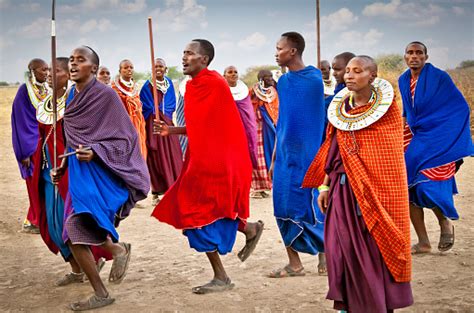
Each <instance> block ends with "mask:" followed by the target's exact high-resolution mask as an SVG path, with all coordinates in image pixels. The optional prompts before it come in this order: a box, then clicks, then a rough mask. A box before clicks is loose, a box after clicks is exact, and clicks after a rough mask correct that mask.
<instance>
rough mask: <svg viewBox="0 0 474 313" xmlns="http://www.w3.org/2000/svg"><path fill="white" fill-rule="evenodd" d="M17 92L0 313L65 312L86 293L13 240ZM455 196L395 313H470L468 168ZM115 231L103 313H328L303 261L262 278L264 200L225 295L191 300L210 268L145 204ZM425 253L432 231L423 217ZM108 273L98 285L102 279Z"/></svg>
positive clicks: (56, 262) (473, 246)
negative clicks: (112, 272)
mask: <svg viewBox="0 0 474 313" xmlns="http://www.w3.org/2000/svg"><path fill="white" fill-rule="evenodd" d="M15 91H16V89H12V88H10V89H0V101H1V102H0V138H2V140H1V142H0V153H1V159H0V173H1V177H0V186H1V188H0V199H1V200H0V204H1V205H0V240H1V243H2V247H1V248H0V251H1V254H0V256H1V257H0V311H1V312H67V311H68V309H67V304H68V303H70V302H72V301H76V300H79V299H82V298H85V297H86V296H88V295H90V294H91V288H90V287H89V285H88V284H81V285H73V286H68V287H62V288H56V287H54V286H53V284H54V281H55V280H56V279H58V278H59V277H61V276H62V275H64V274H65V273H66V272H67V270H68V266H67V264H65V263H63V261H62V258H61V257H59V256H55V255H53V254H51V253H50V252H49V251H48V249H47V248H46V246H45V245H44V244H43V242H42V240H41V238H40V236H39V235H28V234H21V233H18V230H19V229H20V226H21V221H22V220H23V218H24V217H25V214H26V208H27V205H28V200H27V194H26V187H25V184H24V182H23V181H22V180H21V178H20V175H19V171H18V168H17V165H16V162H15V159H14V156H13V153H12V148H11V128H10V113H11V103H12V100H13V97H14V94H15ZM457 179H458V186H459V191H460V195H458V196H457V197H456V203H457V207H458V210H459V213H460V216H461V219H460V220H459V221H457V222H456V223H455V226H456V245H455V247H454V248H453V249H452V251H450V252H448V253H446V254H443V255H441V254H439V253H433V254H429V255H424V256H417V257H415V258H413V283H412V286H413V292H414V297H415V304H414V305H413V306H412V307H411V308H409V309H405V310H402V311H404V312H473V311H474V297H473V292H472V290H473V289H474V226H473V225H474V210H472V203H473V201H474V188H473V182H474V159H468V160H466V163H465V165H464V166H463V168H462V170H461V171H460V173H459V174H458V175H457ZM145 203H146V204H148V206H147V208H145V209H135V210H134V211H133V213H132V215H131V216H130V217H129V218H128V219H127V220H126V221H125V222H123V223H122V225H121V226H120V229H119V232H120V234H121V238H122V239H123V240H125V241H128V242H131V243H132V245H133V255H132V261H131V265H130V268H129V272H128V275H127V277H126V279H125V280H124V281H123V283H122V284H121V285H118V286H117V285H108V287H109V288H110V291H111V293H112V295H113V296H115V297H116V303H115V304H114V305H112V306H110V307H107V308H104V309H102V310H101V311H102V312H193V311H194V312H293V311H295V312H296V311H297V312H331V311H332V310H331V307H332V303H331V302H330V301H328V300H325V295H326V291H327V281H326V277H320V276H318V275H317V268H316V266H317V258H316V257H311V256H306V255H305V256H303V261H304V264H305V266H306V269H307V272H308V275H307V276H306V277H298V278H286V279H276V280H275V279H270V278H266V277H265V274H267V273H268V272H269V271H270V270H272V269H274V268H277V267H280V266H282V265H284V264H285V261H286V257H285V251H284V248H283V244H282V242H281V239H280V234H279V232H278V229H277V227H276V224H275V221H274V218H273V217H272V201H271V200H270V199H262V200H252V201H251V213H252V217H251V219H252V220H257V219H262V220H264V221H265V223H266V227H265V232H264V234H263V237H262V239H261V241H260V243H259V246H258V247H257V249H256V251H255V252H254V254H253V255H252V256H251V257H250V258H249V259H248V260H247V262H245V263H241V262H240V261H239V260H238V259H237V256H236V253H237V251H238V249H240V248H241V247H242V246H243V244H244V238H243V236H242V235H239V236H240V237H238V238H237V242H236V245H235V248H234V250H235V253H231V254H229V255H227V256H225V257H224V258H223V261H224V264H225V265H226V267H227V270H228V273H229V275H230V276H231V278H232V279H233V281H234V282H235V284H236V288H235V289H234V290H233V291H231V292H228V293H223V294H214V295H205V296H199V295H194V294H192V293H191V287H193V286H195V285H198V284H201V283H203V282H206V281H208V280H209V279H210V277H211V269H210V268H209V265H208V263H207V259H206V257H205V256H204V255H202V254H199V253H196V252H195V251H193V250H191V249H189V248H188V244H187V240H186V239H185V237H184V236H182V235H181V233H180V232H179V231H176V230H174V229H173V228H171V227H170V226H168V225H165V224H162V223H159V222H158V221H157V220H155V219H154V218H151V217H150V213H151V210H152V208H151V206H150V201H149V200H147V201H146V202H145ZM427 217H428V218H427V220H428V221H427V223H428V228H429V233H430V237H431V238H432V241H433V244H434V245H435V246H436V245H437V243H438V236H439V232H438V227H437V224H436V220H435V218H434V215H433V214H429V213H428V214H427ZM109 269H110V264H108V265H106V267H105V268H104V270H103V272H102V277H103V278H104V279H106V277H107V275H108V272H109Z"/></svg>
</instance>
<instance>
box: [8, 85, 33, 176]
mask: <svg viewBox="0 0 474 313" xmlns="http://www.w3.org/2000/svg"><path fill="white" fill-rule="evenodd" d="M38 138H39V131H38V121H37V120H36V109H35V107H34V106H33V104H31V101H30V98H29V97H28V90H27V89H26V85H25V84H23V85H21V86H20V88H18V92H17V94H16V96H15V100H13V105H12V142H13V151H14V152H15V157H16V160H17V161H18V167H19V168H20V173H21V177H22V178H23V179H26V178H27V177H30V176H32V175H33V162H31V165H30V167H28V168H26V167H25V166H23V165H22V164H21V160H24V159H26V158H29V157H31V156H32V155H33V154H34V153H35V151H36V148H37V146H38Z"/></svg>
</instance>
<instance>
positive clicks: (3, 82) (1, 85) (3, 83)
mask: <svg viewBox="0 0 474 313" xmlns="http://www.w3.org/2000/svg"><path fill="white" fill-rule="evenodd" d="M9 85H10V84H9V83H7V82H5V81H0V87H5V86H9Z"/></svg>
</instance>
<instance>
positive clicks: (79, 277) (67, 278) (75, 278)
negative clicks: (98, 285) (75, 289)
mask: <svg viewBox="0 0 474 313" xmlns="http://www.w3.org/2000/svg"><path fill="white" fill-rule="evenodd" d="M84 276H85V275H84V273H74V272H71V273H67V274H66V275H64V276H63V277H62V278H60V279H59V280H58V281H56V283H55V285H56V286H57V287H62V286H67V285H70V284H74V283H83V282H84Z"/></svg>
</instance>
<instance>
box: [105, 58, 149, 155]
mask: <svg viewBox="0 0 474 313" xmlns="http://www.w3.org/2000/svg"><path fill="white" fill-rule="evenodd" d="M112 88H113V89H114V90H115V91H116V92H117V94H118V95H119V97H120V99H121V100H122V102H123V104H124V106H125V109H126V110H127V113H128V116H130V119H131V120H132V124H133V126H135V129H136V130H137V133H138V138H139V140H140V143H139V145H140V152H141V154H142V156H143V158H144V159H146V132H145V119H144V118H143V114H142V103H141V101H140V90H139V88H138V87H137V84H136V83H135V82H134V81H133V64H132V62H131V61H130V60H123V61H122V62H120V65H119V75H118V76H117V77H116V78H115V79H114V81H113V82H112Z"/></svg>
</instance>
